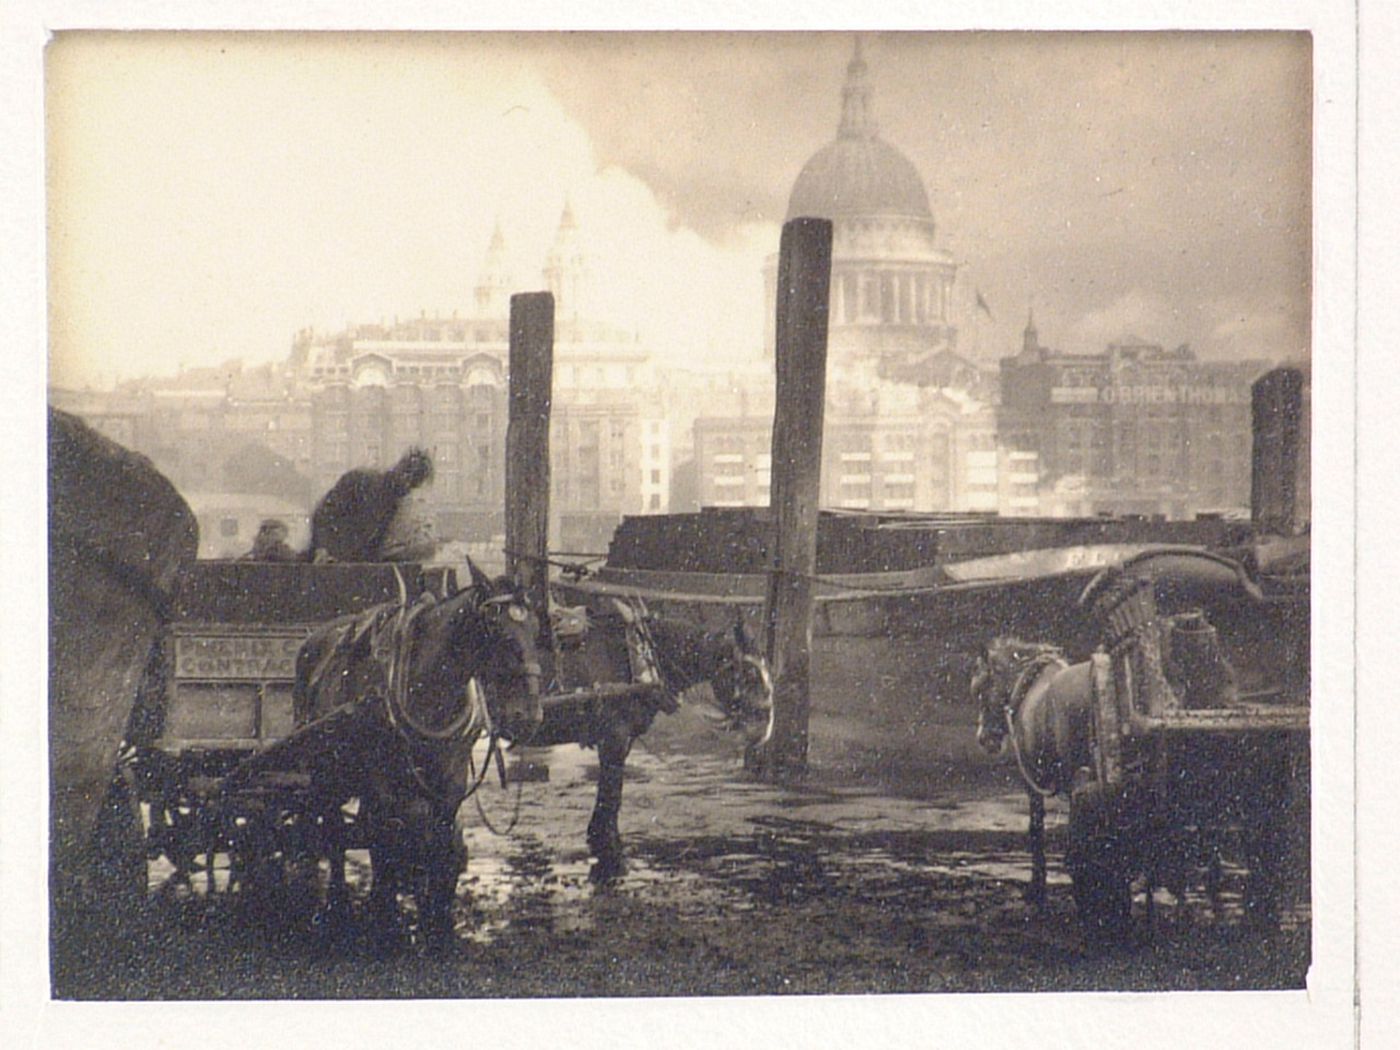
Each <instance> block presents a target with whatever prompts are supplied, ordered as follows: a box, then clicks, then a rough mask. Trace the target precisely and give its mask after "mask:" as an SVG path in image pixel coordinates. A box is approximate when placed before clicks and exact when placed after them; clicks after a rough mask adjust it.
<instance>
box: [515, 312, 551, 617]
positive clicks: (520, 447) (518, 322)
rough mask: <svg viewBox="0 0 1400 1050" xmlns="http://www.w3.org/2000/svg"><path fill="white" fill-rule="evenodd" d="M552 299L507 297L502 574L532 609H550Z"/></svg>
mask: <svg viewBox="0 0 1400 1050" xmlns="http://www.w3.org/2000/svg"><path fill="white" fill-rule="evenodd" d="M553 383H554V296H553V295H551V294H550V293H549V292H523V293H521V294H519V295H512V296H511V297H510V422H509V424H508V425H507V427H506V571H507V572H508V573H510V574H512V575H514V576H515V577H516V578H517V579H518V580H519V581H520V582H521V584H522V585H523V586H524V588H525V590H526V592H527V593H528V594H529V596H530V599H531V604H532V605H534V607H535V608H536V609H539V610H541V613H542V614H543V610H545V609H546V608H548V597H549V566H548V564H547V563H546V562H545V560H544V559H545V557H546V555H547V553H548V550H549V411H550V403H551V398H552V394H553Z"/></svg>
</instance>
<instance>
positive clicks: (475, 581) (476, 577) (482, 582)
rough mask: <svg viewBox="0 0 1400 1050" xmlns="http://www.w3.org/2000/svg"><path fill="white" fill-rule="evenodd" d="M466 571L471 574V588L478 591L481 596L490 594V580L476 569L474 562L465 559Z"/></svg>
mask: <svg viewBox="0 0 1400 1050" xmlns="http://www.w3.org/2000/svg"><path fill="white" fill-rule="evenodd" d="M467 571H468V572H470V573H471V577H472V587H473V588H475V589H476V590H478V591H480V592H481V593H482V594H483V595H489V594H490V593H491V580H490V578H489V577H487V575H486V574H485V573H484V572H482V571H481V570H480V569H478V568H477V567H476V562H474V561H472V560H471V557H470V556H468V557H467Z"/></svg>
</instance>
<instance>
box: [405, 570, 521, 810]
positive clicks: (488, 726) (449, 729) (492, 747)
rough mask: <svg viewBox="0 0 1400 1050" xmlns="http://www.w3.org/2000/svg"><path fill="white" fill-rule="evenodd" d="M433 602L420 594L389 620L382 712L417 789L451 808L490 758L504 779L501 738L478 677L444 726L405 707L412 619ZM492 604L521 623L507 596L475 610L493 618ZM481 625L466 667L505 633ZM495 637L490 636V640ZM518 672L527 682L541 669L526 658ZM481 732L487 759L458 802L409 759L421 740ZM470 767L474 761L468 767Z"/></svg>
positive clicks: (476, 780)
mask: <svg viewBox="0 0 1400 1050" xmlns="http://www.w3.org/2000/svg"><path fill="white" fill-rule="evenodd" d="M435 603H436V599H435V598H434V597H433V596H432V594H431V593H430V592H424V594H423V595H422V596H421V597H420V598H419V600H418V601H416V602H414V603H412V605H409V604H407V603H401V604H400V606H399V613H398V616H396V617H395V618H394V621H393V622H392V626H391V628H390V629H391V630H392V632H393V636H392V649H391V653H390V659H389V666H388V674H387V680H388V681H387V688H386V690H385V696H384V706H385V711H386V713H387V715H388V720H389V724H390V726H391V727H392V728H393V730H394V731H395V733H397V734H398V736H399V738H400V739H401V740H402V741H403V742H404V744H405V755H406V757H407V763H408V767H409V772H410V773H411V775H412V777H413V780H414V782H415V783H416V784H417V785H418V788H419V789H420V790H421V791H422V792H423V793H424V795H425V796H426V797H428V798H431V799H433V800H435V801H437V802H438V803H439V804H441V805H456V804H459V803H460V802H461V801H462V800H464V799H466V798H470V797H471V796H472V795H474V794H475V793H476V791H477V789H478V788H480V786H481V784H482V781H483V780H485V778H486V773H487V771H488V770H489V769H490V768H491V760H492V758H493V757H494V758H495V759H496V764H497V766H498V768H500V769H501V770H502V779H503V780H504V759H503V758H502V757H501V745H500V741H501V737H502V734H501V732H500V730H499V729H498V728H497V726H496V722H495V719H494V718H493V717H492V716H491V707H490V704H489V703H488V701H487V699H486V695H485V688H484V686H483V685H482V683H481V681H480V680H479V678H478V676H476V675H472V676H471V677H469V678H468V679H467V681H466V684H465V686H464V687H463V688H464V695H465V700H466V702H465V703H464V704H463V705H462V709H461V711H460V712H459V713H458V714H457V715H456V716H455V717H454V718H453V719H452V720H451V721H450V722H449V723H448V724H447V725H445V726H442V727H433V726H428V725H425V724H424V723H423V722H421V721H420V720H419V719H418V718H417V717H416V716H414V715H413V714H412V712H411V710H410V707H409V705H408V703H407V699H408V677H409V675H408V672H409V668H410V667H411V666H412V664H411V659H412V654H413V631H412V627H413V624H414V622H415V621H416V620H417V618H418V617H419V616H420V615H421V614H422V613H423V612H424V610H426V609H427V608H429V607H430V606H432V605H434V604H435ZM492 606H498V607H502V608H504V609H505V614H506V615H507V616H508V617H509V618H510V619H511V620H512V621H514V622H515V623H517V624H524V623H525V622H527V620H528V613H527V612H526V611H525V609H524V607H523V606H521V605H519V604H517V603H516V602H515V600H514V599H513V598H512V597H511V596H510V595H500V596H496V597H492V598H487V599H486V600H484V601H481V602H479V603H478V609H479V610H480V611H482V612H484V613H488V614H492V615H494V613H495V610H494V609H491V608H490V607H492ZM484 623H485V624H486V625H487V627H488V630H487V631H486V632H485V633H486V634H487V635H488V637H486V638H485V639H483V640H482V641H481V642H480V643H479V644H478V645H476V646H475V647H474V648H473V649H472V651H471V654H470V655H471V660H470V661H469V663H470V664H471V665H474V664H475V663H476V657H477V656H478V654H480V653H481V652H482V651H483V650H485V649H486V648H487V647H488V646H489V645H491V644H492V643H494V642H499V641H500V640H501V638H502V637H504V633H503V632H502V631H501V628H500V626H499V625H498V624H495V623H494V622H492V620H491V618H490V615H487V616H485V617H484ZM492 636H495V637H492ZM521 673H522V674H524V675H525V677H526V678H530V677H533V678H534V679H535V680H536V681H538V680H539V678H540V674H541V669H540V665H539V662H538V661H537V660H536V661H531V660H525V661H522V664H521ZM483 732H485V733H486V734H487V737H488V745H487V752H486V758H485V760H484V761H483V762H482V765H481V770H480V771H479V772H473V773H472V774H471V775H472V776H473V780H472V783H471V784H470V785H469V787H468V788H467V791H466V794H465V795H463V796H462V797H461V798H460V799H452V798H448V797H446V796H444V795H443V794H442V793H441V792H439V791H437V790H436V789H435V788H434V787H433V786H432V785H430V784H429V783H428V782H427V779H426V778H425V777H424V775H423V771H422V768H421V767H420V766H419V764H418V763H417V762H416V761H415V760H414V758H413V755H414V751H415V750H416V749H417V747H418V746H420V745H421V744H422V743H424V742H428V743H444V742H447V741H453V740H463V741H465V740H475V739H476V738H477V737H478V736H480V735H481V733H483ZM472 764H473V765H474V763H472Z"/></svg>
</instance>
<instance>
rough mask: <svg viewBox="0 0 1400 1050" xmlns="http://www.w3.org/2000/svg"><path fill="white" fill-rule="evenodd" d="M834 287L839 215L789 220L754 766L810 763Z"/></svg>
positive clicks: (784, 770)
mask: <svg viewBox="0 0 1400 1050" xmlns="http://www.w3.org/2000/svg"><path fill="white" fill-rule="evenodd" d="M830 292H831V223H830V222H829V221H827V220H826V219H793V220H792V221H790V222H788V223H786V224H785V225H784V226H783V236H782V242H781V245H780V247H779V251H778V317H777V333H776V335H777V342H776V351H775V357H776V362H775V363H776V367H777V391H776V394H777V397H776V403H775V406H774V414H773V444H772V462H773V468H772V469H773V488H772V501H771V505H772V521H773V553H772V557H771V562H770V565H771V568H770V570H769V574H768V593H767V598H766V600H765V602H764V606H763V618H764V624H765V626H766V628H767V644H768V653H767V655H768V663H769V666H770V668H771V670H772V673H773V719H772V724H771V726H770V729H769V732H768V735H767V736H766V737H765V738H764V739H763V740H761V741H759V742H758V743H757V744H755V745H754V746H753V747H752V748H750V749H749V751H748V753H747V754H746V755H745V764H746V765H747V767H748V768H749V769H751V770H754V771H755V772H758V773H760V774H762V775H765V776H782V775H792V774H799V773H802V772H803V771H805V770H806V768H807V731H808V721H809V716H810V712H811V700H810V696H809V686H810V677H811V650H812V584H813V575H814V573H815V572H816V567H817V500H818V497H819V495H820V491H821V467H822V422H823V412H824V409H825V407H826V334H827V311H828V302H829V299H830Z"/></svg>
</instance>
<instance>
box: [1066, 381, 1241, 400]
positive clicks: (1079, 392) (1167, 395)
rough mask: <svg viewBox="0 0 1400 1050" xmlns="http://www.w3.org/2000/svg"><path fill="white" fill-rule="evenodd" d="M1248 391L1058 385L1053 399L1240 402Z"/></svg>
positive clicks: (1202, 387)
mask: <svg viewBox="0 0 1400 1050" xmlns="http://www.w3.org/2000/svg"><path fill="white" fill-rule="evenodd" d="M1247 395H1248V391H1247V390H1246V389H1245V388H1244V387H1243V386H1206V385H1202V384H1196V385H1190V384H1185V383H1183V384H1179V385H1177V384H1166V383H1158V384H1140V385H1135V386H1057V387H1052V388H1051V390H1050V401H1051V403H1052V404H1057V405H1238V404H1243V403H1244V402H1245V400H1246V398H1247Z"/></svg>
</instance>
